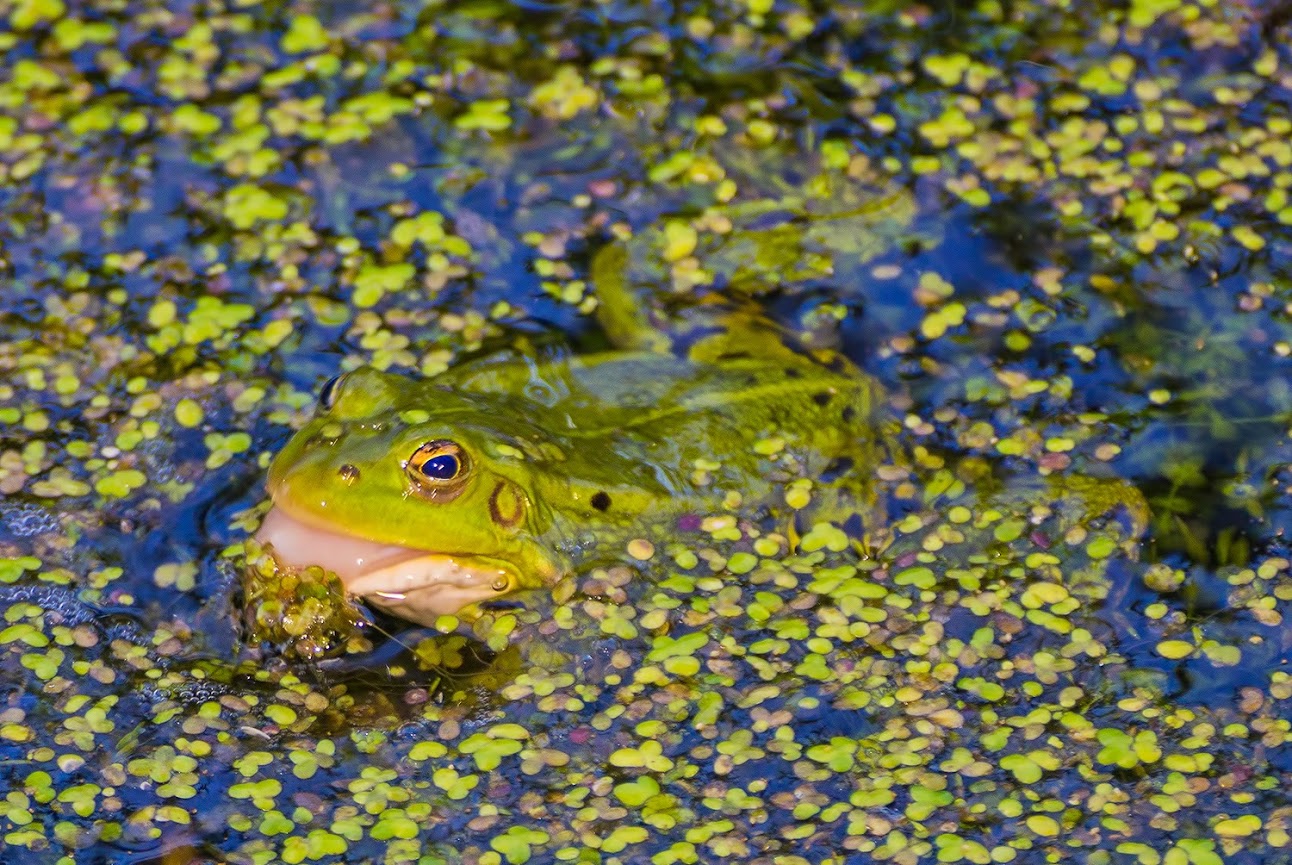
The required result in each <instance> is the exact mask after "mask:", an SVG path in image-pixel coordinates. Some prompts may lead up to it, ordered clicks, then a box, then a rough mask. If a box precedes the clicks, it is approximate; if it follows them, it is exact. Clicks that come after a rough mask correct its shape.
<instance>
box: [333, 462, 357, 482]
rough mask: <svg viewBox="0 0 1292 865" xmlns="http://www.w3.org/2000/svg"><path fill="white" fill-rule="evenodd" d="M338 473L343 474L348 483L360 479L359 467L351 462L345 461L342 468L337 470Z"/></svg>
mask: <svg viewBox="0 0 1292 865" xmlns="http://www.w3.org/2000/svg"><path fill="white" fill-rule="evenodd" d="M336 473H337V474H338V475H340V476H341V480H343V481H345V482H346V484H352V483H354V482H355V481H357V480H358V479H359V467H358V466H356V465H353V464H351V463H344V464H343V465H342V466H341V468H339V469H337V470H336Z"/></svg>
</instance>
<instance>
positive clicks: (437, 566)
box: [256, 505, 516, 625]
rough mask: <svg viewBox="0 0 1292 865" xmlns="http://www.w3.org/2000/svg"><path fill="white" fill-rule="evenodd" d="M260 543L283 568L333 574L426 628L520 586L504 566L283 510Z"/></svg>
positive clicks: (267, 524)
mask: <svg viewBox="0 0 1292 865" xmlns="http://www.w3.org/2000/svg"><path fill="white" fill-rule="evenodd" d="M256 540H257V541H259V542H260V543H261V544H265V545H272V547H273V553H274V557H275V558H276V559H277V560H278V561H279V562H280V563H281V564H283V565H286V566H288V567H294V568H304V567H308V566H309V565H319V566H320V567H323V568H326V569H327V570H329V571H333V572H335V573H336V575H337V576H338V577H340V578H341V582H342V583H343V584H344V585H345V587H346V591H348V592H349V593H350V594H351V595H355V596H357V597H360V598H363V599H364V600H365V601H367V602H368V603H370V604H372V605H373V606H376V607H381V608H382V609H384V610H387V611H389V612H391V613H393V614H394V615H396V616H399V617H400V618H402V619H408V620H409V621H413V622H417V623H419V624H423V625H431V624H434V622H435V620H436V619H437V618H438V617H440V616H444V615H454V614H456V613H458V612H459V611H461V610H462V608H463V607H466V606H468V605H470V604H474V603H478V602H480V601H487V600H492V599H494V598H500V597H502V596H503V595H505V594H507V593H508V592H509V591H511V590H512V589H513V588H515V586H516V580H515V579H514V578H513V576H512V574H511V572H510V569H509V568H507V567H506V565H505V564H504V563H502V562H498V561H496V560H492V559H485V558H476V557H463V556H458V555H451V554H447V553H436V552H431V551H428V550H419V549H414V548H412V547H403V546H398V545H396V544H382V543H377V542H375V541H368V540H364V539H363V538H359V537H356V536H354V535H347V534H344V533H341V532H336V531H333V530H331V529H325V528H321V527H319V526H317V525H314V524H312V523H309V522H307V521H305V520H303V519H300V518H298V517H296V516H294V515H292V514H290V513H288V512H287V511H286V510H284V509H283V508H282V507H281V506H278V505H275V506H274V507H273V508H271V509H270V511H269V513H268V514H266V515H265V519H264V522H263V523H261V525H260V530H259V531H258V532H256Z"/></svg>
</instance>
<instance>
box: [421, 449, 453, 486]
mask: <svg viewBox="0 0 1292 865" xmlns="http://www.w3.org/2000/svg"><path fill="white" fill-rule="evenodd" d="M457 473H458V458H457V457H455V456H453V454H440V455H439V456H437V457H431V458H430V459H429V460H427V461H426V462H424V463H422V474H424V475H426V476H427V477H428V478H434V479H435V480H437V481H451V480H453V478H454V477H456V476H457Z"/></svg>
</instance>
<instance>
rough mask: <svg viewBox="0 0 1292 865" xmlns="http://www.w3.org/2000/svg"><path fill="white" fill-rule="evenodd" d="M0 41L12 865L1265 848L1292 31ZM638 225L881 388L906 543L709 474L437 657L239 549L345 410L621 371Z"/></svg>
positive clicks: (1274, 740)
mask: <svg viewBox="0 0 1292 865" xmlns="http://www.w3.org/2000/svg"><path fill="white" fill-rule="evenodd" d="M1060 6H1062V8H1060ZM369 11H372V10H369ZM3 16H4V17H3V27H7V28H8V29H7V32H5V33H3V34H0V51H3V52H5V53H6V55H7V60H8V62H7V63H6V64H5V68H7V69H8V70H9V71H10V74H9V75H8V76H7V77H6V78H5V80H4V81H3V82H0V151H2V152H0V189H3V192H4V195H3V197H2V200H3V204H0V208H2V210H3V215H4V222H3V225H4V226H5V229H4V232H5V241H4V250H3V255H2V256H0V269H2V270H3V275H4V278H5V284H6V292H5V295H4V298H3V300H0V493H3V497H2V498H0V609H2V610H3V614H4V621H3V624H2V626H0V669H2V670H3V681H4V683H5V684H6V686H7V688H6V694H7V697H6V699H5V701H4V702H3V703H0V773H3V779H4V784H3V785H0V786H3V788H4V791H5V792H4V795H3V798H0V859H5V860H6V861H7V860H8V859H14V860H22V861H32V862H58V861H68V860H70V859H72V858H79V857H81V856H87V857H90V858H93V857H94V856H100V857H101V856H117V857H120V856H131V857H134V858H141V857H145V858H146V857H149V856H155V855H157V854H156V851H157V850H158V849H159V848H160V847H161V845H164V846H165V849H166V850H167V851H169V852H167V853H166V855H167V856H177V857H181V858H182V857H183V856H186V855H189V853H190V852H191V854H192V855H193V856H215V857H218V858H221V859H222V860H227V861H230V862H237V863H250V862H270V861H285V862H305V861H310V862H340V861H355V862H358V861H388V862H415V861H428V862H434V861H476V862H481V863H491V862H492V863H501V862H508V863H513V865H516V863H523V862H539V861H541V862H552V861H560V862H565V861H574V862H580V861H587V862H591V861H603V862H607V863H609V862H612V861H619V862H653V863H657V865H668V863H688V862H700V861H710V860H713V859H718V858H724V857H725V858H730V859H733V860H740V861H757V862H777V863H784V865H791V863H802V862H844V861H854V860H856V861H861V860H863V859H864V860H871V859H873V860H883V861H892V862H895V863H899V865H913V863H919V862H933V861H942V862H958V861H966V862H1012V861H1034V860H1035V861H1041V860H1046V861H1049V860H1057V859H1060V858H1065V857H1074V856H1075V857H1079V858H1086V859H1088V860H1089V861H1091V862H1109V863H1123V862H1124V863H1132V862H1133V863H1143V865H1161V863H1169V865H1177V863H1178V865H1185V863H1191V865H1219V863H1222V862H1223V863H1242V862H1262V861H1271V860H1272V859H1275V858H1277V857H1278V856H1279V855H1280V851H1282V850H1285V849H1286V848H1287V846H1288V844H1289V830H1288V825H1289V812H1288V809H1287V808H1286V807H1284V806H1283V805H1282V804H1281V801H1280V800H1279V799H1278V798H1277V795H1278V794H1277V791H1279V790H1281V789H1284V788H1286V787H1287V785H1288V782H1289V779H1288V777H1287V774H1288V769H1287V767H1288V765H1289V762H1288V753H1289V750H1288V749H1289V747H1292V745H1290V741H1289V740H1292V722H1290V721H1289V708H1288V701H1289V700H1290V699H1292V678H1290V677H1289V675H1288V674H1287V672H1286V671H1285V670H1283V669H1282V659H1283V656H1284V654H1285V647H1286V645H1288V635H1287V628H1288V626H1289V625H1288V621H1287V619H1288V617H1287V611H1286V607H1287V605H1288V603H1289V601H1292V570H1290V569H1289V565H1288V562H1289V560H1290V559H1292V556H1289V554H1288V551H1287V550H1286V549H1285V546H1286V535H1287V530H1288V529H1289V524H1288V514H1289V512H1290V511H1289V508H1290V507H1292V502H1290V501H1289V498H1288V496H1289V490H1290V489H1292V475H1289V472H1288V470H1287V466H1288V465H1289V464H1292V455H1289V453H1288V448H1289V443H1288V437H1287V431H1288V429H1290V428H1292V389H1289V388H1288V386H1287V385H1286V381H1287V380H1288V375H1287V371H1288V370H1287V364H1288V363H1289V357H1292V350H1290V349H1289V346H1290V345H1292V323H1290V318H1289V316H1290V314H1292V307H1290V306H1289V301H1288V297H1287V282H1288V274H1287V272H1286V267H1285V265H1284V263H1283V262H1284V261H1285V260H1286V258H1287V253H1288V251H1289V248H1290V246H1292V236H1290V235H1289V226H1292V204H1290V203H1289V198H1288V187H1289V186H1290V185H1292V175H1290V174H1289V169H1288V166H1289V165H1292V149H1290V147H1289V145H1288V133H1289V132H1292V125H1290V124H1289V122H1288V121H1287V119H1286V117H1285V116H1284V115H1285V113H1286V112H1285V111H1284V110H1283V107H1284V106H1283V101H1281V100H1282V96H1281V95H1280V94H1282V93H1284V91H1285V90H1286V88H1287V86H1288V80H1287V70H1288V68H1289V64H1292V55H1289V50H1288V47H1287V46H1288V45H1289V44H1292V39H1289V38H1288V37H1289V32H1288V23H1287V21H1286V20H1285V19H1286V16H1282V17H1280V14H1279V12H1278V11H1277V9H1274V8H1273V7H1271V8H1269V9H1266V8H1265V7H1263V6H1261V5H1260V4H1246V5H1245V4H1229V5H1225V4H1215V3H1210V2H1199V0H1170V2H1166V0H1163V2H1148V0H1145V2H1140V0H1136V2H1132V3H1130V4H1108V3H1103V2H1099V0H1079V2H1074V3H1069V4H1057V5H1056V4H1053V3H1047V2H1039V0H1026V2H1016V3H1013V4H1004V5H1002V4H999V3H993V2H979V3H970V4H957V5H954V6H947V7H946V8H945V9H944V8H941V7H940V6H938V5H937V4H932V5H919V4H915V5H911V4H897V5H894V4H884V3H870V2H857V3H842V4H834V5H833V6H832V7H831V10H830V14H829V15H823V14H822V13H821V12H820V10H818V9H816V8H815V7H811V6H810V5H804V4H801V3H795V2H788V3H770V2H755V3H736V4H720V3H719V4H700V5H696V6H693V7H688V8H687V9H686V10H685V12H684V13H683V17H681V18H670V17H668V16H666V15H662V14H661V12H660V10H659V9H657V8H656V7H654V6H652V5H650V4H641V3H635V2H628V0H614V2H611V3H609V4H602V5H601V6H598V7H597V8H596V9H584V10H581V11H578V12H576V13H571V14H565V12H564V11H560V12H558V11H551V10H543V9H538V8H529V7H526V8H525V9H520V8H519V7H517V8H510V7H505V6H498V7H493V6H490V7H488V8H486V7H483V6H471V5H466V6H455V5H452V4H450V5H448V6H441V7H435V8H430V7H427V8H425V9H422V8H420V7H416V5H414V6H400V7H398V8H393V7H392V8H391V9H384V10H376V11H372V14H367V13H364V14H343V13H341V12H339V11H337V10H332V9H330V8H326V7H324V6H317V5H308V4H304V5H303V4H301V3H294V4H288V5H287V6H283V7H273V8H270V7H267V6H260V5H256V4H232V5H230V4H223V3H215V4H214V5H210V4H208V5H205V6H202V7H201V8H196V7H195V8H193V9H190V10H187V11H186V12H184V13H183V14H180V13H177V12H175V11H174V10H171V11H167V10H160V9H154V8H145V7H144V6H143V5H141V4H138V3H135V2H127V3H124V4H122V5H121V6H120V8H116V7H113V8H108V7H102V8H93V9H89V8H72V6H71V5H70V4H65V3H63V2H60V0H20V2H16V3H13V4H11V5H10V6H9V8H8V9H7V10H6V11H5V12H4V13H3ZM612 239H616V240H618V241H620V242H624V243H627V244H631V245H632V246H633V249H634V250H645V253H644V254H641V255H635V256H634V257H633V258H632V259H631V260H630V261H629V263H628V265H627V267H628V268H629V270H630V272H631V276H632V279H633V280H634V281H635V282H636V283H637V284H640V285H641V286H643V288H644V290H646V291H647V292H649V293H650V294H651V295H652V296H655V297H659V298H664V299H667V301H668V302H666V303H662V304H660V307H661V308H660V309H659V310H655V311H654V312H657V313H658V314H661V315H664V314H667V313H668V312H669V309H670V304H671V303H678V302H682V301H684V300H686V298H687V296H688V295H690V296H692V299H699V298H703V297H704V296H705V295H707V294H710V293H716V294H719V295H722V296H725V297H727V298H728V299H740V302H744V300H746V299H750V298H752V299H755V300H756V301H757V302H759V303H762V304H763V306H764V308H765V309H766V310H768V311H769V314H772V315H775V316H777V317H778V318H779V319H780V320H781V321H782V322H783V323H785V324H786V325H787V326H788V327H790V328H791V329H793V330H795V331H796V332H798V333H799V335H800V338H801V340H802V343H803V346H804V348H805V350H808V351H813V352H817V353H819V354H820V355H821V356H822V357H828V355H829V353H830V352H831V351H834V350H840V349H841V350H843V351H845V352H847V353H849V354H850V355H851V356H853V357H855V358H857V359H859V360H860V361H862V362H863V363H864V364H865V365H866V366H867V368H868V369H869V370H871V371H873V372H874V373H875V374H876V375H877V376H878V377H879V378H881V379H882V380H883V381H884V382H885V384H886V385H887V387H888V390H889V397H888V401H889V404H888V405H887V406H886V407H885V411H886V412H887V413H888V414H889V415H890V416H891V417H893V418H896V419H897V420H898V422H899V424H900V426H901V429H902V432H901V441H902V444H903V447H904V450H905V452H906V454H907V456H908V461H907V462H906V463H904V464H902V465H895V466H888V467H884V468H883V469H882V470H879V471H877V470H876V469H875V468H874V467H869V466H853V467H845V466H836V467H830V468H829V469H828V470H826V471H825V472H824V474H827V475H829V474H835V473H838V474H846V473H847V472H849V471H861V472H874V473H876V474H877V475H878V476H879V480H880V481H881V482H882V484H883V485H884V492H885V495H886V497H887V498H888V500H889V509H888V510H889V513H890V515H891V518H890V519H889V520H888V521H886V522H884V523H882V524H873V525H865V524H863V525H858V524H857V522H856V521H855V520H852V521H850V520H848V519H847V518H846V517H844V516H839V518H837V519H822V518H820V514H819V512H818V510H817V509H818V508H819V507H821V506H822V503H823V500H824V499H825V498H826V497H825V496H824V495H822V493H825V492H827V491H828V490H829V489H830V487H831V483H832V481H830V480H828V479H827V478H825V477H822V478H821V479H819V480H818V479H813V480H812V481H811V482H802V481H800V482H790V483H788V484H787V485H786V487H785V489H784V492H783V495H782V496H781V498H780V500H778V501H775V502H770V503H768V502H746V501H744V498H743V497H742V496H740V495H739V492H740V491H737V490H730V491H725V492H729V493H731V494H730V495H729V496H728V497H727V501H726V503H725V504H726V507H725V508H722V509H718V511H719V512H716V513H711V514H696V515H694V518H688V519H686V520H683V521H681V522H680V523H679V524H678V525H677V526H669V527H642V529H641V530H640V532H639V533H638V535H639V536H638V537H637V538H636V539H634V540H633V541H632V543H631V544H629V545H627V546H626V547H625V545H624V543H623V539H622V538H621V539H620V540H619V542H618V544H617V546H616V548H615V549H611V550H607V551H606V560H605V562H604V563H603V564H605V565H606V566H605V567H603V568H599V569H594V570H592V571H591V572H589V573H582V574H577V575H574V576H573V577H571V578H570V579H569V580H567V581H566V582H564V583H562V584H561V585H560V586H558V587H557V589H556V590H555V591H554V593H553V596H552V597H546V596H545V597H537V598H527V599H526V601H525V605H524V608H523V609H521V610H518V611H515V612H510V613H509V612H503V611H496V612H495V613H494V614H491V615H488V616H485V617H484V618H482V619H480V620H478V621H476V622H474V623H471V622H459V621H457V620H456V619H454V618H453V617H445V619H444V620H443V621H442V622H438V623H437V624H436V627H435V628H433V629H421V630H417V629H413V630H411V631H410V630H409V629H407V628H406V627H405V626H403V625H401V624H400V623H397V622H391V621H388V620H383V619H380V618H374V617H372V616H371V615H370V614H369V613H368V612H367V611H364V610H362V609H360V608H359V607H357V606H356V605H355V604H353V603H351V602H349V601H347V600H346V599H345V598H344V597H343V595H342V593H341V590H340V588H339V586H338V584H337V583H336V581H335V580H334V579H333V578H332V577H330V576H329V575H328V574H326V573H325V572H322V571H321V570H318V571H311V572H308V573H303V574H302V573H296V574H288V573H283V572H279V571H276V570H274V569H273V568H272V567H271V566H269V565H268V564H265V563H264V562H263V561H262V560H260V559H259V558H258V557H257V554H256V552H255V550H254V549H251V548H250V547H249V545H247V544H246V535H247V532H248V531H249V530H250V529H252V528H254V525H255V523H256V521H257V519H258V517H259V513H260V512H259V511H258V510H257V508H258V506H259V505H260V503H261V499H262V498H263V493H262V491H261V486H260V484H261V480H262V475H263V470H264V467H265V465H266V464H267V460H268V458H269V455H270V454H271V453H272V452H273V451H274V450H276V449H277V448H278V447H279V446H280V444H281V443H282V442H283V441H284V440H285V438H286V437H287V435H289V433H290V430H291V429H293V428H295V427H296V426H298V425H299V424H300V423H301V422H302V419H303V418H304V416H305V414H306V413H307V412H308V411H309V410H310V406H311V405H312V403H313V400H314V393H315V392H316V388H317V387H318V385H319V384H320V383H321V382H323V381H326V380H327V379H328V378H330V377H331V376H332V375H334V374H335V373H336V372H337V371H339V370H344V369H349V368H353V367H355V366H358V365H360V364H365V363H366V364H372V365H375V366H377V367H380V368H383V369H384V368H393V369H397V370H402V371H405V372H409V373H411V374H418V373H421V374H431V373H434V372H436V371H438V370H440V369H443V368H444V367H445V366H446V365H449V364H452V363H454V362H456V361H458V360H459V359H462V358H465V357H469V356H472V355H476V354H479V353H483V352H485V351H488V350H493V349H496V348H499V347H510V346H513V345H516V346H517V347H518V348H520V349H522V350H533V348H534V344H535V343H536V342H540V343H541V342H543V341H544V340H547V339H548V338H549V336H550V337H551V339H552V341H553V342H558V341H559V339H560V338H562V337H568V338H569V339H570V340H571V341H572V342H574V343H576V348H578V349H584V348H593V349H595V348H596V346H597V337H596V336H595V335H590V334H589V329H588V328H587V326H586V322H587V320H586V318H585V315H586V313H587V312H588V311H589V310H590V309H591V305H592V304H594V303H595V301H596V294H595V285H592V284H591V283H590V281H589V273H588V262H589V260H590V258H591V256H592V255H593V253H594V252H595V251H596V250H597V249H598V248H600V247H601V246H604V245H605V244H606V243H608V242H610V241H611V240H612ZM546 330H550V331H553V332H552V333H550V334H548V333H547V332H546ZM554 348H555V347H554ZM757 449H758V451H759V453H761V454H763V455H764V456H766V457H767V458H768V462H769V465H771V464H772V463H773V460H781V459H784V458H786V457H787V456H792V455H788V454H786V453H785V448H784V440H783V439H781V438H779V437H778V436H777V434H776V431H775V430H774V429H770V428H769V429H768V430H766V431H765V434H763V435H762V440H761V441H760V442H759V444H758V448H757ZM722 456H723V455H721V454H714V455H711V458H708V459H704V460H697V461H695V464H694V465H693V466H687V467H686V469H687V470H688V471H691V470H694V472H695V473H696V477H698V478H705V479H708V480H709V482H711V483H714V484H717V485H718V488H721V483H722V481H721V479H722ZM1113 475H1117V476H1120V477H1123V478H1128V479H1130V480H1133V481H1134V482H1135V483H1136V485H1137V486H1138V487H1139V488H1140V489H1142V490H1143V493H1144V496H1145V498H1146V499H1147V507H1145V506H1143V504H1142V503H1141V502H1139V501H1138V500H1137V499H1136V498H1135V497H1133V496H1131V495H1130V494H1129V493H1127V492H1126V490H1125V488H1124V487H1121V486H1119V483H1118V482H1117V481H1114V480H1111V479H1110V478H1111V476H1113ZM827 516H835V515H832V514H831V515H827ZM248 562H249V563H250V570H249V571H247V573H248V574H249V575H250V576H249V577H248V578H246V579H244V578H243V576H242V574H243V571H244V570H245V568H246V566H247V563H248ZM612 562H620V563H621V564H631V566H632V567H631V569H629V568H625V567H619V566H613V565H612V564H611V563H612ZM108 851H111V852H108Z"/></svg>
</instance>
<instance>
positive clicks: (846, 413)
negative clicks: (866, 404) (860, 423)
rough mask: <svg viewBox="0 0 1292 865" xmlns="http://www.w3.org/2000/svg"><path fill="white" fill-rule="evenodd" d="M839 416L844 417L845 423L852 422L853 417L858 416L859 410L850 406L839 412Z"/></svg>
mask: <svg viewBox="0 0 1292 865" xmlns="http://www.w3.org/2000/svg"><path fill="white" fill-rule="evenodd" d="M839 416H840V417H841V418H843V422H844V423H852V419H853V418H855V417H856V416H857V410H856V409H855V408H853V407H852V406H848V407H847V408H845V409H844V410H843V411H842V412H840V413H839Z"/></svg>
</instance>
